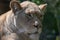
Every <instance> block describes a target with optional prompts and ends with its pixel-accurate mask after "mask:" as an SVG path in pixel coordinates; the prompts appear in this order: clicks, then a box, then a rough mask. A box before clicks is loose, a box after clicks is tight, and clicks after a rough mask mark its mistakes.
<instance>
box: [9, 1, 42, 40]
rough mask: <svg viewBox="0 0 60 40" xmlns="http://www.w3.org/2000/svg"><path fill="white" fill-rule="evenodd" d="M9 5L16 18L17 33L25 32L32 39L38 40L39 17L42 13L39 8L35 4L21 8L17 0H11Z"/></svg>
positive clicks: (39, 30)
mask: <svg viewBox="0 0 60 40" xmlns="http://www.w3.org/2000/svg"><path fill="white" fill-rule="evenodd" d="M10 5H11V9H12V11H13V12H14V16H15V19H16V20H15V21H16V27H18V30H17V33H18V34H21V33H24V34H27V35H28V37H29V38H31V39H32V40H38V39H39V34H40V32H41V28H40V27H41V26H42V25H41V20H40V18H39V17H40V16H41V15H42V14H41V10H40V8H39V7H38V6H37V5H35V4H28V5H27V6H26V7H25V8H22V7H21V6H20V4H19V3H18V2H17V1H12V2H11V4H10ZM33 5H35V6H33Z"/></svg>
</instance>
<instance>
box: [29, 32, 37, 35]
mask: <svg viewBox="0 0 60 40" xmlns="http://www.w3.org/2000/svg"><path fill="white" fill-rule="evenodd" d="M32 34H38V32H34V33H28V35H32Z"/></svg>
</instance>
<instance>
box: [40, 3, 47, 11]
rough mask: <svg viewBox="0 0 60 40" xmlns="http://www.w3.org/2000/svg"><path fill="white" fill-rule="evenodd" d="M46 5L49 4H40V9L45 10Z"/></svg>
mask: <svg viewBox="0 0 60 40" xmlns="http://www.w3.org/2000/svg"><path fill="white" fill-rule="evenodd" d="M46 6H47V4H40V5H39V8H40V10H42V11H43V10H45V8H46Z"/></svg>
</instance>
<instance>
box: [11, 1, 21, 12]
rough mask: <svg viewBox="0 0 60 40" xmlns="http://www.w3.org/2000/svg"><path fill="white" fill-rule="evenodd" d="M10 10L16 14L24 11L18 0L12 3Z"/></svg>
mask: <svg viewBox="0 0 60 40" xmlns="http://www.w3.org/2000/svg"><path fill="white" fill-rule="evenodd" d="M10 8H11V9H12V10H13V12H16V11H18V10H21V9H22V7H21V5H20V3H19V2H18V1H16V0H15V1H11V2H10Z"/></svg>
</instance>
